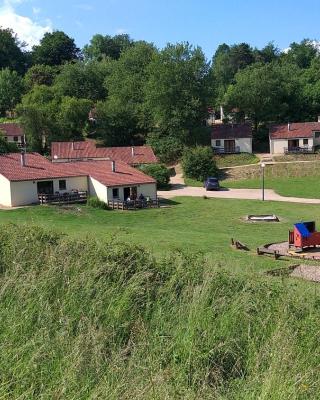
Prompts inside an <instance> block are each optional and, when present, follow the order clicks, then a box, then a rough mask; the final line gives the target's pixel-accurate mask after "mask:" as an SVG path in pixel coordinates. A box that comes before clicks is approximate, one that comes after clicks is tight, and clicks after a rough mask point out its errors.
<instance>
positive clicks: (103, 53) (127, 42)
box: [83, 34, 133, 61]
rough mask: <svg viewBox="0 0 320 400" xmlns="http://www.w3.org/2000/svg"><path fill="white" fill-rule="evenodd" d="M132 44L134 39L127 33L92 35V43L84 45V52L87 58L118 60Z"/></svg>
mask: <svg viewBox="0 0 320 400" xmlns="http://www.w3.org/2000/svg"><path fill="white" fill-rule="evenodd" d="M132 45H133V40H131V39H130V36H129V35H126V34H122V35H115V36H113V37H112V36H109V35H106V36H103V35H100V34H98V35H94V36H93V37H92V39H91V40H90V44H87V45H85V46H84V48H83V54H84V56H85V58H86V59H87V60H97V61H101V60H102V59H103V58H105V57H109V58H111V59H112V60H118V59H119V58H120V55H121V53H122V52H124V51H125V50H127V49H128V48H129V47H131V46H132Z"/></svg>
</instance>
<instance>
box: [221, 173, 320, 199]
mask: <svg viewBox="0 0 320 400" xmlns="http://www.w3.org/2000/svg"><path fill="white" fill-rule="evenodd" d="M221 184H222V185H223V186H226V187H229V188H243V189H245V188H246V189H256V188H260V187H261V179H244V180H239V181H231V180H230V181H229V180H227V181H222V182H221ZM265 187H266V188H267V189H273V190H275V191H276V192H277V193H279V194H280V195H282V196H291V197H306V198H315V199H317V198H320V177H319V176H306V177H299V178H293V177H288V178H266V180H265Z"/></svg>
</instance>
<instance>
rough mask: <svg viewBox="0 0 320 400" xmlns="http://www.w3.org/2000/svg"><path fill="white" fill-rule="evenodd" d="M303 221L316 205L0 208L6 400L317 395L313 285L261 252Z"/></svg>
mask: <svg viewBox="0 0 320 400" xmlns="http://www.w3.org/2000/svg"><path fill="white" fill-rule="evenodd" d="M248 213H275V214H277V215H278V216H279V217H280V218H281V222H280V223H275V224H272V223H255V224H254V223H247V222H245V221H244V220H243V217H244V216H245V215H246V214H248ZM303 219H305V220H311V219H312V220H313V219H315V220H316V221H317V222H319V221H320V209H319V207H318V206H313V205H310V206H305V205H299V204H290V205H288V204H285V203H277V202H266V203H262V202H259V201H240V200H218V199H215V200H205V199H202V198H175V199H174V201H172V203H171V204H168V208H161V209H152V210H140V211H136V212H134V211H132V212H131V211H128V212H126V211H125V212H121V211H103V210H97V209H92V208H89V207H86V206H83V207H77V206H76V207H72V208H70V209H64V208H58V207H46V206H43V207H40V206H38V207H29V208H24V209H17V210H10V211H0V225H1V224H6V225H2V226H1V228H2V229H0V282H1V291H0V319H1V323H2V324H1V329H0V372H1V374H0V382H1V384H0V398H3V399H28V400H29V399H30V400H37V399H64V400H75V399H77V400H78V399H79V400H86V399H89V398H90V399H110V400H118V399H124V400H130V399H141V400H149V399H159V400H160V399H177V400H178V399H186V400H195V399H210V400H216V399H217V400H229V399H230V400H255V399H263V400H287V399H297V400H298V399H299V400H300V399H303V400H304V399H306V400H307V399H308V400H309V399H310V400H313V399H316V398H318V394H319V391H320V381H319V378H318V371H319V363H320V350H319V335H320V331H319V326H320V314H319V304H320V292H319V290H320V289H319V285H317V284H313V283H310V282H305V281H302V280H298V279H293V278H284V277H283V278H281V277H270V276H267V275H266V274H264V271H266V270H268V269H273V268H280V267H285V266H288V265H290V264H292V263H296V260H294V262H292V261H291V262H290V261H284V260H278V261H276V260H274V259H272V258H268V257H263V256H257V255H256V253H255V248H256V247H257V246H258V245H259V244H263V243H267V242H272V241H277V240H285V239H286V237H287V232H288V229H289V228H290V227H292V223H293V222H296V221H298V220H303ZM10 222H11V223H14V224H18V225H10V224H9V225H7V224H8V223H10ZM30 225H34V227H32V226H31V227H30ZM41 227H43V228H45V229H42V228H41ZM47 228H50V230H51V231H50V230H48V229H47ZM56 232H57V233H56ZM61 232H62V233H65V234H66V235H62V236H61ZM231 237H234V238H236V239H238V240H241V241H242V242H244V243H246V244H247V245H248V246H249V247H250V249H251V251H248V252H245V251H236V250H233V249H231V248H230V238H231ZM128 243H133V244H138V245H142V246H143V247H144V248H145V249H146V250H145V251H144V250H143V248H140V247H136V246H134V245H128ZM154 255H155V257H154ZM317 393H318V394H317Z"/></svg>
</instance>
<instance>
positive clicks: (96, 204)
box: [87, 197, 109, 210]
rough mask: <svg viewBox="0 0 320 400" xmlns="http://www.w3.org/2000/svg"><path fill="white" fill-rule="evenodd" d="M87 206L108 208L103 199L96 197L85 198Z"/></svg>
mask: <svg viewBox="0 0 320 400" xmlns="http://www.w3.org/2000/svg"><path fill="white" fill-rule="evenodd" d="M87 206H89V207H92V208H100V209H101V210H109V207H108V205H107V204H106V203H105V202H104V201H102V200H99V199H98V197H89V198H88V200H87Z"/></svg>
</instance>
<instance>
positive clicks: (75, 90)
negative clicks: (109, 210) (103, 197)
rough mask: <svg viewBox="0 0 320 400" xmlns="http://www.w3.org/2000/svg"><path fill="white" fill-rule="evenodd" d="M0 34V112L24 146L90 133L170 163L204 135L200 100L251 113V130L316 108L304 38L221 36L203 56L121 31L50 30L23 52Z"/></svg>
mask: <svg viewBox="0 0 320 400" xmlns="http://www.w3.org/2000/svg"><path fill="white" fill-rule="evenodd" d="M0 43H1V44H0V68H1V69H0V115H1V116H2V117H5V116H6V115H11V116H12V115H15V116H16V117H18V118H19V119H20V121H21V123H22V125H23V126H24V129H25V131H26V135H27V141H28V145H29V147H30V149H31V150H36V151H40V152H46V151H47V150H48V148H49V146H50V142H51V141H52V140H70V139H77V140H79V139H84V138H86V137H91V138H95V139H98V140H99V141H100V142H102V143H104V144H106V145H111V146H124V145H131V144H143V143H149V144H151V145H152V146H153V147H154V149H155V151H156V152H157V153H158V155H159V156H160V158H161V160H162V161H164V162H170V161H173V160H175V159H177V158H179V157H181V154H182V152H183V148H184V147H185V146H193V145H206V144H208V143H209V133H208V129H207V128H206V127H205V120H206V119H207V117H208V109H214V110H219V109H220V107H221V106H223V109H224V115H225V117H226V116H228V120H229V121H235V122H239V121H240V122H242V121H245V120H246V121H251V122H252V127H253V131H254V137H257V138H258V137H259V138H261V137H262V138H263V136H264V135H265V134H266V127H267V126H268V124H270V123H274V122H288V121H290V122H299V121H315V120H316V119H317V116H318V114H320V73H319V71H320V69H319V67H320V55H319V52H318V50H317V48H316V47H315V45H314V42H312V41H310V40H307V39H305V40H302V41H301V42H300V43H292V44H291V45H290V47H289V48H288V49H287V50H286V51H280V49H278V48H277V47H276V45H275V44H274V43H268V44H267V45H266V46H265V47H263V48H262V49H257V48H253V47H252V46H250V44H248V43H240V44H233V45H228V44H225V43H223V44H221V45H220V46H219V47H218V49H217V50H216V52H215V54H214V56H213V58H212V60H207V59H206V57H205V54H204V52H203V51H202V49H201V48H200V47H199V46H192V45H191V44H189V43H186V42H182V43H177V44H168V45H167V46H166V47H165V48H163V49H158V48H156V47H155V46H154V44H152V43H148V42H145V41H135V40H133V39H132V38H130V37H129V36H128V35H126V34H123V35H116V36H110V35H105V36H104V35H101V34H96V35H94V36H93V37H92V39H91V40H90V42H89V43H88V44H87V45H85V46H84V48H83V49H79V48H78V47H77V45H76V43H75V41H74V39H73V38H71V37H69V36H68V35H66V34H65V33H64V32H61V31H55V32H53V33H46V34H45V35H44V37H43V38H42V40H41V41H40V43H39V44H38V45H36V46H34V47H33V48H32V50H31V51H27V50H26V47H25V44H23V43H20V42H19V40H18V38H17V36H16V35H15V33H14V32H13V31H11V30H8V29H0ZM89 111H91V114H93V115H94V117H93V118H91V119H90V120H89V118H88V114H89ZM43 138H44V139H45V140H43ZM43 146H44V147H43Z"/></svg>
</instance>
